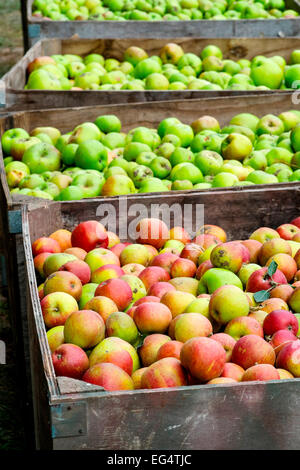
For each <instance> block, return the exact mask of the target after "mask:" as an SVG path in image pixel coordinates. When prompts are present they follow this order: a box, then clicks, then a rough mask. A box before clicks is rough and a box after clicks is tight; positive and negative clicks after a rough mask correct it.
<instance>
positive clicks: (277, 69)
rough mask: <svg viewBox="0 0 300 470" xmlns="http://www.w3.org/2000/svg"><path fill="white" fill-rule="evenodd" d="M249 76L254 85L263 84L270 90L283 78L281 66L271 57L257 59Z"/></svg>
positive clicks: (277, 85)
mask: <svg viewBox="0 0 300 470" xmlns="http://www.w3.org/2000/svg"><path fill="white" fill-rule="evenodd" d="M250 76H251V78H252V80H253V82H254V84H255V85H256V86H261V85H264V86H267V87H268V88H271V90H275V89H278V88H279V87H280V85H281V83H282V81H283V78H284V74H283V69H282V67H281V66H280V65H278V64H277V63H276V61H274V60H272V59H263V60H261V61H257V62H256V63H255V65H254V66H253V67H251V74H250Z"/></svg>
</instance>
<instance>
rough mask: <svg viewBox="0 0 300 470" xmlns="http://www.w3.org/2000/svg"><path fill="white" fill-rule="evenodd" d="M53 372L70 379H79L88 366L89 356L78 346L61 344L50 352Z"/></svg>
mask: <svg viewBox="0 0 300 470" xmlns="http://www.w3.org/2000/svg"><path fill="white" fill-rule="evenodd" d="M52 362H53V366H54V370H55V374H56V375H57V376H58V377H59V376H64V377H71V378H72V379H81V378H82V376H83V374H84V372H85V371H86V370H87V369H88V368H89V358H88V356H87V354H86V353H85V352H84V350H83V349H81V348H80V347H79V346H76V345H75V344H68V343H66V344H62V345H61V346H59V347H58V348H57V349H55V351H54V352H53V353H52Z"/></svg>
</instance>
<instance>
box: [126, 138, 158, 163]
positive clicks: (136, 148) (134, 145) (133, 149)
mask: <svg viewBox="0 0 300 470" xmlns="http://www.w3.org/2000/svg"><path fill="white" fill-rule="evenodd" d="M143 152H151V147H149V145H147V144H144V143H141V142H130V143H129V144H127V145H126V146H125V148H124V153H123V157H124V159H125V160H127V161H128V162H131V161H133V160H136V158H137V157H138V156H139V155H140V154H141V153H143Z"/></svg>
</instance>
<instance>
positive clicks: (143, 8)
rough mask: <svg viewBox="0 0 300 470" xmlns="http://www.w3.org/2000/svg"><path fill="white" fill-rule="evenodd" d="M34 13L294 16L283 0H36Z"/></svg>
mask: <svg viewBox="0 0 300 470" xmlns="http://www.w3.org/2000/svg"><path fill="white" fill-rule="evenodd" d="M32 14H33V16H34V17H36V18H47V19H51V20H53V21H68V20H81V21H86V20H99V21H103V20H114V21H125V20H136V21H138V20H142V21H162V20H169V21H179V20H202V19H204V20H239V19H243V18H246V19H257V18H260V19H275V18H294V17H296V16H298V13H297V11H295V10H292V9H286V5H285V1H284V0H260V1H255V0H240V1H239V0H214V1H210V0H34V2H33V8H32Z"/></svg>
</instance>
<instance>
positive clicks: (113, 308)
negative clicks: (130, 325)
mask: <svg viewBox="0 0 300 470" xmlns="http://www.w3.org/2000/svg"><path fill="white" fill-rule="evenodd" d="M97 287H98V286H97ZM97 287H96V289H97ZM84 309H85V310H94V312H97V313H98V315H100V316H101V317H102V318H103V320H104V323H105V322H106V320H107V319H108V317H109V315H111V314H112V313H114V312H118V306H117V304H116V303H115V302H114V301H113V300H111V299H110V298H109V297H105V296H104V295H96V296H94V295H93V297H92V298H91V299H90V300H88V301H87V302H86V304H85V305H84Z"/></svg>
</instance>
